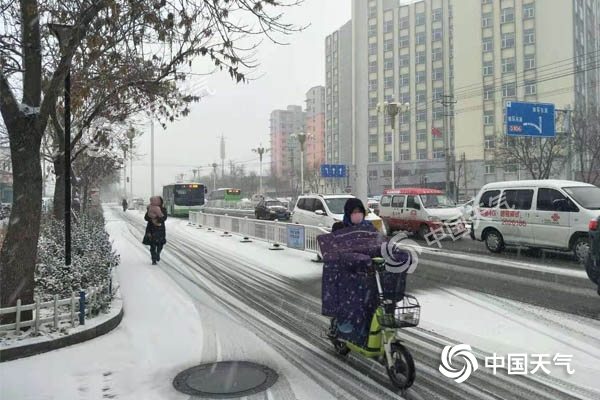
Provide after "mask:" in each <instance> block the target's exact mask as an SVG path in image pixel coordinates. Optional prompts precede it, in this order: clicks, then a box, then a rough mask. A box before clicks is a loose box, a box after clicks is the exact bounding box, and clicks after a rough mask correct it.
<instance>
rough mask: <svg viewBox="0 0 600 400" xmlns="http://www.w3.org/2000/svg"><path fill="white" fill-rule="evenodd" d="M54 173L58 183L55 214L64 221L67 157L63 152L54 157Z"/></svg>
mask: <svg viewBox="0 0 600 400" xmlns="http://www.w3.org/2000/svg"><path fill="white" fill-rule="evenodd" d="M54 175H55V178H56V184H55V186H54V201H53V203H54V210H53V214H54V218H56V220H57V221H63V220H64V219H65V157H64V155H62V154H61V155H59V156H56V158H55V159H54Z"/></svg>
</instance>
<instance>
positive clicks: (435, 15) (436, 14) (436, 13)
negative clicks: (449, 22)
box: [431, 8, 442, 22]
mask: <svg viewBox="0 0 600 400" xmlns="http://www.w3.org/2000/svg"><path fill="white" fill-rule="evenodd" d="M431 19H432V20H433V21H434V22H435V21H441V20H442V9H441V8H436V9H435V10H433V11H432V12H431Z"/></svg>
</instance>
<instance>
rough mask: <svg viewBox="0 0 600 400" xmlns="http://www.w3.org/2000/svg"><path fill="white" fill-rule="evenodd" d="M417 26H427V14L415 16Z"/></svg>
mask: <svg viewBox="0 0 600 400" xmlns="http://www.w3.org/2000/svg"><path fill="white" fill-rule="evenodd" d="M415 25H417V26H418V25H425V13H419V14H416V15H415Z"/></svg>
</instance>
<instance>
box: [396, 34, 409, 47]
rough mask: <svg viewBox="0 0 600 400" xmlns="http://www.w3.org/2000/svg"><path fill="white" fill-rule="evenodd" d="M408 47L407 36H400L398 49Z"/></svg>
mask: <svg viewBox="0 0 600 400" xmlns="http://www.w3.org/2000/svg"><path fill="white" fill-rule="evenodd" d="M408 45H409V42H408V36H400V39H399V41H398V47H400V48H404V47H408Z"/></svg>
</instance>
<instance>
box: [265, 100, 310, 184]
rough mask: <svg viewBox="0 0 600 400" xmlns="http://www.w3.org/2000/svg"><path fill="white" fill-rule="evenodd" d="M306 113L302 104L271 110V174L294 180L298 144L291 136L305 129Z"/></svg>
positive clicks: (297, 167) (298, 172) (296, 172)
mask: <svg viewBox="0 0 600 400" xmlns="http://www.w3.org/2000/svg"><path fill="white" fill-rule="evenodd" d="M305 127H306V114H305V112H304V111H302V106H297V105H291V106H288V107H287V109H286V110H274V111H272V112H271V174H272V175H273V176H276V177H279V178H285V179H290V182H291V181H295V179H294V178H295V177H296V176H299V175H300V146H299V144H298V140H296V139H294V138H293V137H291V135H292V134H294V133H301V132H304V131H305Z"/></svg>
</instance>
